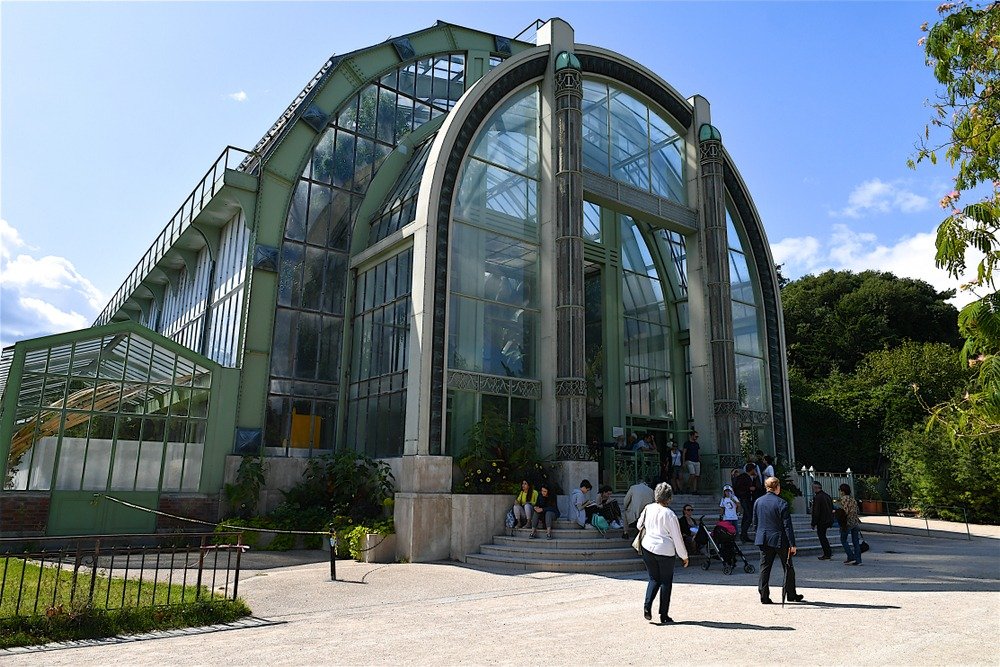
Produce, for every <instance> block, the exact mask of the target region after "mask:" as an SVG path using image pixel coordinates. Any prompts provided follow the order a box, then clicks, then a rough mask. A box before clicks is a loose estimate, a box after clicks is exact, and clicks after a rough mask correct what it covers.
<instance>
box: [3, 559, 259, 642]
mask: <svg viewBox="0 0 1000 667" xmlns="http://www.w3.org/2000/svg"><path fill="white" fill-rule="evenodd" d="M117 565H118V564H117V563H116V566H117ZM121 565H124V563H121ZM148 565H149V563H148V561H147V567H148ZM162 565H164V564H163V563H162V562H161V566H162ZM130 571H131V567H130ZM149 573H150V572H149V570H148V569H147V571H146V574H147V575H148V574H149ZM72 575H73V567H72V564H71V565H69V566H68V567H67V566H66V565H65V564H63V566H62V568H61V569H60V568H58V567H56V565H55V564H53V563H45V564H44V566H39V565H38V564H36V563H32V562H30V561H29V562H28V563H25V562H24V561H23V560H21V559H19V558H0V581H2V582H3V583H2V586H3V594H2V597H0V648H7V647H11V646H20V645H25V644H38V643H44V642H48V641H61V640H67V639H84V638H95V637H108V636H113V635H117V634H132V633H136V632H146V631H149V630H154V629H165V628H179V627H190V626H197V625H210V624H213V623H220V622H226V621H231V620H235V619H237V618H241V617H243V616H248V615H249V614H250V609H249V608H248V607H247V606H246V605H245V604H244V603H243V601H242V600H236V601H232V600H225V599H223V598H222V597H220V595H219V594H218V593H216V594H215V595H214V596H213V595H212V593H211V591H210V590H209V588H208V587H207V586H205V585H202V586H201V588H200V589H199V588H198V587H196V586H195V583H196V577H197V573H196V572H193V571H191V570H189V571H188V572H187V577H188V580H187V584H186V585H183V584H182V583H181V582H180V581H178V580H177V579H175V581H174V582H173V583H172V584H171V583H170V582H169V579H168V577H169V572H167V571H161V572H160V576H159V580H158V581H156V582H155V586H154V582H153V581H152V580H143V581H139V580H136V579H131V578H130V579H128V580H125V579H123V578H120V577H108V576H106V574H105V573H103V572H102V570H101V569H100V568H98V570H97V574H96V576H95V577H93V584H94V585H93V595H92V596H91V569H90V568H83V567H81V569H80V571H79V574H78V576H77V583H76V590H75V591H74V590H73V576H72ZM178 575H180V577H183V574H182V573H179V572H176V571H175V572H174V576H175V577H178ZM204 577H205V579H204V581H203V584H210V583H211V571H210V570H207V571H206V572H205V574H204ZM178 578H179V577H178ZM215 583H216V584H217V585H221V584H223V583H225V574H224V573H222V576H221V578H219V577H218V575H217V579H216V582H215ZM230 583H231V582H230ZM199 590H200V595H199ZM19 591H20V601H19V600H18V596H19Z"/></svg>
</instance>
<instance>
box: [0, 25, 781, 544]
mask: <svg viewBox="0 0 1000 667" xmlns="http://www.w3.org/2000/svg"><path fill="white" fill-rule="evenodd" d="M539 23H540V22H539ZM781 326H782V325H781V307H780V302H779V297H778V284H777V278H776V275H775V273H774V269H773V262H772V259H771V255H770V252H769V249H768V245H767V241H766V237H765V234H764V230H763V227H762V225H761V221H760V219H759V217H758V215H757V212H756V209H755V208H754V205H753V203H752V200H751V198H750V195H749V193H748V192H747V189H746V187H745V185H744V184H743V181H742V180H741V179H740V176H739V173H738V172H737V170H736V167H735V165H734V164H733V162H732V160H731V159H730V157H729V156H728V154H727V153H726V151H725V149H724V147H723V144H722V137H721V134H720V132H719V130H717V129H716V128H715V127H714V126H713V125H712V124H711V115H710V106H709V104H708V102H707V101H706V100H705V99H704V98H702V97H699V96H694V97H690V98H684V97H682V96H681V95H680V94H679V93H678V92H677V91H675V90H674V89H673V88H671V87H670V85H669V84H667V83H666V82H665V81H663V80H662V79H661V78H660V77H658V76H657V75H656V74H655V73H653V72H651V71H649V70H648V69H646V68H645V67H643V66H642V65H640V64H638V63H635V62H633V61H631V60H629V59H628V58H626V57H624V56H622V55H620V54H617V53H613V52H611V51H608V50H605V49H602V48H600V47H597V46H590V45H586V44H582V43H578V42H576V41H575V35H574V32H573V29H572V28H571V27H570V26H569V25H568V24H567V23H565V22H564V21H561V20H559V19H552V20H551V21H548V22H546V23H544V24H540V25H539V26H538V27H537V31H536V34H535V36H534V39H533V40H530V41H521V40H515V39H508V38H504V37H501V36H497V35H493V34H489V33H485V32H481V31H476V30H471V29H468V28H463V27H460V26H456V25H451V24H446V23H441V22H439V23H437V24H436V25H435V26H433V27H431V28H428V29H426V30H421V31H418V32H415V33H411V34H409V35H406V36H403V37H399V38H395V39H391V40H388V41H386V42H384V43H381V44H377V45H375V46H372V47H370V48H367V49H362V50H360V51H357V52H354V53H350V54H346V55H342V56H336V57H333V58H331V59H330V60H329V61H327V62H326V63H325V64H324V65H323V67H322V68H321V69H320V71H319V72H318V73H317V74H316V76H315V77H314V78H313V79H312V81H310V82H309V83H308V84H307V85H306V87H305V89H304V90H303V91H302V93H301V94H300V95H299V96H298V97H297V98H296V99H295V100H294V101H293V102H292V104H291V105H290V106H289V107H288V109H287V110H286V111H285V112H284V113H283V114H282V115H281V117H280V118H279V119H278V121H277V122H276V123H275V124H274V126H273V127H272V128H271V129H270V130H269V131H268V132H267V133H266V134H265V136H264V137H263V138H262V139H261V141H260V142H259V143H258V145H257V146H256V147H255V148H254V149H253V150H252V151H240V150H238V149H234V148H231V147H230V148H227V149H226V150H225V151H224V152H223V153H222V155H221V156H220V158H219V160H218V161H217V162H216V163H215V164H214V165H213V166H212V167H211V169H210V170H209V172H208V173H207V174H206V175H205V177H204V178H203V179H202V180H201V182H199V184H198V185H197V187H196V188H195V190H194V191H193V192H192V194H191V196H190V197H189V198H188V199H187V200H186V201H185V202H184V203H183V204H182V206H181V208H180V209H179V210H178V212H177V214H176V215H175V216H174V217H173V218H172V219H171V220H170V221H169V223H168V224H167V226H166V228H165V229H164V230H163V231H162V232H161V233H160V235H159V236H158V237H157V239H156V240H155V241H154V243H153V245H152V246H151V247H150V249H149V250H148V251H147V252H146V254H145V255H144V256H143V257H142V258H141V259H140V260H139V262H138V264H137V265H136V267H135V269H134V270H133V271H132V272H131V273H130V275H129V276H128V277H127V278H126V280H125V282H124V283H123V285H122V287H121V288H120V289H119V291H118V292H117V293H116V294H115V295H114V296H113V297H112V299H111V301H110V302H109V303H108V305H107V307H106V308H105V310H104V311H103V312H102V313H101V315H100V316H99V318H98V320H97V321H96V322H95V323H94V326H93V327H92V328H90V329H86V330H83V331H78V332H72V333H67V334H60V335H57V336H51V337H47V338H41V339H36V340H31V341H22V342H19V343H17V344H16V345H14V346H13V347H11V348H8V349H6V350H4V351H3V354H2V357H0V383H2V385H3V399H2V401H3V402H2V413H0V461H2V462H3V465H4V487H3V491H2V492H0V510H5V511H3V512H2V513H0V516H2V517H3V518H2V519H0V530H2V531H4V532H22V533H26V532H28V533H30V532H35V533H38V532H47V533H50V534H67V533H68V532H104V531H109V530H123V529H140V528H143V529H152V528H154V527H155V525H154V524H155V521H152V520H151V519H148V518H144V517H137V516H134V515H133V514H129V513H128V512H125V511H124V510H119V509H107V508H105V509H94V508H93V506H92V505H91V504H89V503H85V502H84V501H85V500H89V499H90V498H92V496H93V494H94V492H95V491H105V490H108V491H114V492H115V494H116V495H118V496H121V497H127V498H129V499H131V500H132V501H133V502H136V503H137V504H140V503H141V504H144V505H145V506H149V507H160V508H161V509H162V508H164V507H166V508H171V509H175V510H178V509H183V510H184V511H185V512H187V513H188V514H192V513H194V514H198V515H200V516H214V515H215V514H217V513H218V504H219V491H220V488H221V486H222V484H223V481H224V480H225V479H226V477H227V474H228V475H229V476H231V475H232V472H233V470H234V469H235V463H234V462H236V461H238V458H237V457H238V456H239V455H242V454H248V453H263V454H266V455H267V456H269V457H270V460H271V462H272V463H273V464H274V465H275V466H277V467H279V468H280V467H281V466H285V467H288V468H294V467H295V466H299V467H301V463H302V461H304V460H305V459H308V457H311V456H315V455H319V454H323V453H324V452H330V451H332V450H334V449H338V448H349V449H354V450H356V451H359V452H363V453H365V454H367V455H370V456H374V457H379V458H383V459H386V460H388V461H389V462H390V464H391V465H392V467H393V470H394V473H395V476H396V482H397V494H396V500H397V502H396V506H395V513H396V517H395V518H396V526H397V531H398V534H399V538H400V539H399V543H400V547H399V548H400V552H401V554H400V555H403V556H406V557H407V558H409V559H411V560H422V559H423V560H426V559H430V558H437V557H442V553H443V552H442V548H443V547H441V543H442V541H443V540H445V538H443V537H441V536H435V535H433V534H431V535H424V534H423V533H424V532H426V531H424V530H420V531H417V530H413V528H412V527H413V526H418V525H419V526H423V525H426V524H427V520H428V517H431V516H437V517H440V514H441V512H442V511H445V510H444V509H443V508H444V507H445V505H447V507H448V508H449V509H448V510H447V511H451V510H450V507H451V506H450V505H448V503H449V502H450V501H449V500H448V498H449V496H450V495H451V489H452V483H453V469H454V466H453V459H454V457H455V456H457V455H460V454H461V452H462V451H463V447H464V443H465V439H466V433H467V432H468V430H469V428H470V427H471V426H472V425H473V424H475V423H476V422H477V421H478V420H479V419H481V418H482V417H483V415H485V414H496V415H500V416H502V417H504V418H506V419H509V420H512V421H525V422H526V421H528V420H533V422H534V424H536V426H537V428H538V446H539V448H540V449H541V452H542V453H543V454H545V455H547V456H550V457H552V458H553V459H554V460H556V461H557V462H558V469H559V474H560V477H561V478H564V479H563V486H564V487H565V488H573V486H575V485H576V483H577V482H578V481H579V479H580V478H581V476H588V477H590V478H592V479H597V475H598V469H597V464H596V463H594V462H593V461H591V460H590V457H591V452H592V449H591V446H590V443H594V442H598V443H600V442H607V441H610V440H612V439H613V437H614V436H615V434H617V433H619V431H620V430H621V431H622V432H624V433H626V434H630V433H637V434H639V435H647V434H652V435H653V437H654V440H655V441H656V442H657V444H658V445H659V446H660V447H661V448H665V447H666V445H667V443H668V442H669V441H670V440H675V441H678V442H680V441H683V440H685V439H686V435H687V433H688V432H689V431H690V430H691V429H693V428H697V429H698V430H699V432H700V433H701V435H702V445H703V452H704V458H703V468H704V470H703V481H704V483H705V484H706V485H713V486H714V484H715V483H716V482H717V481H718V480H719V479H720V477H719V470H720V469H728V467H730V466H732V465H734V464H736V463H738V462H739V458H740V457H739V453H740V451H741V449H742V448H744V447H746V446H752V447H754V448H760V449H763V450H765V451H769V452H772V453H775V454H777V455H779V456H783V457H786V458H791V456H792V453H793V451H792V438H791V428H790V418H789V408H788V391H787V378H786V369H785V365H784V354H783V349H784V334H783V331H782V328H781ZM227 461H228V463H227ZM612 468H613V466H612ZM14 516H17V517H20V518H18V519H13V518H10V517H14ZM149 516H151V515H149ZM445 530H446V529H445ZM443 555H444V556H447V553H443Z"/></svg>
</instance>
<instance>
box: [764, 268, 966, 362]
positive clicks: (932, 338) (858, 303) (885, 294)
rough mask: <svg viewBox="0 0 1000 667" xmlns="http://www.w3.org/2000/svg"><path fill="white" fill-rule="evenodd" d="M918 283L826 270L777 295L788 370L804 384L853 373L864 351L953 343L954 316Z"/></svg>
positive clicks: (941, 296)
mask: <svg viewBox="0 0 1000 667" xmlns="http://www.w3.org/2000/svg"><path fill="white" fill-rule="evenodd" d="M952 296H954V295H953V294H952V293H951V292H938V291H937V290H935V289H934V288H933V287H932V286H931V285H930V284H928V283H926V282H924V281H923V280H916V279H913V278H897V277H896V276H894V275H893V274H891V273H885V272H881V271H863V272H861V273H854V272H852V271H825V272H824V273H821V274H819V275H808V276H804V277H802V278H799V279H798V280H794V281H792V282H790V283H788V285H786V286H785V287H784V288H783V289H782V290H781V301H782V307H783V309H784V317H785V337H786V341H787V347H788V360H789V365H790V366H792V367H794V368H797V369H799V371H800V372H801V373H802V376H803V378H804V379H806V380H809V381H813V380H818V379H822V378H826V377H828V376H829V375H830V373H831V372H833V371H834V370H839V371H840V372H843V373H848V374H849V373H852V372H853V371H854V369H855V368H856V367H857V365H858V364H859V363H860V362H861V360H862V359H863V358H864V356H865V355H866V354H869V353H871V352H874V351H877V350H882V349H884V348H887V347H895V346H897V345H899V344H901V343H902V342H903V341H906V340H911V341H915V342H920V343H924V342H928V343H946V344H948V345H956V346H957V345H958V344H960V342H961V338H960V337H959V335H958V327H957V325H956V322H955V320H956V316H957V313H958V311H957V310H955V307H954V306H952V305H951V304H949V303H948V302H947V301H946V299H949V298H951V297H952Z"/></svg>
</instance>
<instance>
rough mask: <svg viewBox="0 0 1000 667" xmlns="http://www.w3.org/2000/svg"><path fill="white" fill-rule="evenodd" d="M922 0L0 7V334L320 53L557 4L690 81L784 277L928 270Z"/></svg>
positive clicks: (57, 322)
mask: <svg viewBox="0 0 1000 667" xmlns="http://www.w3.org/2000/svg"><path fill="white" fill-rule="evenodd" d="M935 7H936V3H932V2H885V3H863V2H846V3H837V2H725V3H715V2H698V3H684V2H643V3H625V2H579V1H577V2H565V3H542V2H536V3H496V4H493V3H485V2H483V3H445V2H427V3H419V2H411V3H367V2H366V3H359V2H338V3H321V2H314V3H280V4H278V3H264V2H260V3H237V2H224V3H186V2H185V3H41V2H39V3H35V2H32V3H23V2H9V1H5V2H3V3H2V4H0V219H2V221H0V345H8V344H10V343H11V342H13V341H15V340H19V339H22V338H26V337H32V336H36V335H41V334H45V333H53V332H57V331H66V330H71V329H76V328H81V327H84V326H87V325H88V324H89V323H90V322H91V321H92V320H93V318H94V316H95V315H96V313H97V312H99V311H100V309H101V308H102V307H103V305H104V303H105V301H106V299H107V298H109V297H110V295H111V294H112V293H113V292H114V291H115V290H116V289H117V288H118V286H119V285H120V283H121V281H122V280H123V279H124V278H125V276H126V275H127V274H128V272H129V271H130V270H131V269H132V267H133V265H134V264H135V262H136V261H137V260H138V259H139V258H140V256H141V255H142V253H143V252H144V251H145V249H146V248H147V247H148V246H149V244H150V243H151V242H152V240H153V239H154V238H155V237H156V235H157V234H158V233H159V231H160V230H161V229H162V227H163V226H164V225H165V224H166V222H167V221H168V220H169V218H170V217H171V215H172V214H173V213H174V211H175V210H176V208H177V207H178V206H179V205H180V204H181V202H182V201H183V199H184V198H185V197H186V196H187V194H188V193H189V191H190V190H191V188H193V187H194V186H195V184H196V183H197V182H198V180H199V179H200V178H201V176H202V175H203V173H204V172H205V170H206V169H208V167H209V166H210V165H211V164H212V162H213V161H214V160H215V158H216V157H217V156H218V154H219V153H220V152H221V151H222V149H223V148H224V147H225V146H226V145H227V144H231V145H234V146H239V147H242V148H248V149H249V148H252V147H253V146H254V144H255V143H256V142H257V140H258V139H259V138H260V137H261V136H262V135H263V134H264V132H265V131H266V130H267V129H268V128H269V127H270V125H271V124H272V123H273V122H274V120H275V119H276V118H277V117H278V116H279V114H280V113H281V112H282V111H284V109H285V107H286V106H287V105H288V104H289V102H291V100H292V99H293V98H294V97H295V96H296V94H297V93H298V92H299V91H300V90H301V89H302V87H303V86H304V85H305V84H306V82H308V81H309V79H310V78H311V77H312V76H313V75H314V74H315V73H316V71H317V70H318V69H319V68H320V66H321V65H322V64H323V63H324V62H325V60H326V59H327V58H328V57H329V56H330V55H332V54H334V53H345V52H348V51H352V50H354V49H358V48H362V47H365V46H369V45H371V44H375V43H378V42H381V41H383V40H385V39H386V38H388V37H390V36H395V35H400V34H404V33H407V32H412V31H414V30H418V29H421V28H424V27H427V26H429V25H432V24H433V23H434V22H435V21H436V20H438V19H441V20H444V21H448V22H452V23H458V24H461V25H467V26H470V27H473V28H480V29H483V30H487V31H490V32H495V33H499V34H505V35H508V36H513V35H515V34H517V33H519V32H520V31H521V30H522V29H523V28H524V27H525V26H527V25H528V24H529V23H531V22H532V21H534V20H535V19H536V18H542V19H547V18H550V17H553V16H559V17H562V18H563V19H565V20H567V21H569V22H570V23H571V24H572V25H573V26H574V28H575V30H576V36H577V40H578V41H580V42H585V43H589V44H596V45H599V46H603V47H606V48H609V49H612V50H615V51H619V52H621V53H623V54H625V55H627V56H629V57H631V58H633V59H635V60H637V61H639V62H640V63H643V64H644V65H646V66H647V67H649V68H650V69H652V70H653V71H655V72H657V73H658V74H659V75H661V76H662V77H663V78H664V79H665V80H666V81H668V82H669V83H670V84H671V85H673V86H674V87H675V88H676V89H677V90H678V91H680V92H681V94H683V95H684V96H691V95H694V94H701V95H703V96H705V97H706V98H707V99H708V100H709V101H710V102H711V105H712V117H713V122H714V124H715V125H716V126H717V127H719V129H720V130H721V131H722V135H723V142H724V144H725V146H726V147H727V149H728V150H729V152H730V154H731V155H732V156H733V157H734V159H735V161H736V164H737V165H738V167H739V169H740V171H741V174H742V176H743V178H744V179H745V181H746V182H747V184H748V186H749V188H750V191H751V193H752V195H753V197H754V200H755V202H756V204H757V207H758V209H759V211H760V213H761V216H762V218H763V220H764V225H765V229H766V231H767V234H768V239H769V240H770V243H771V246H772V250H773V252H774V254H775V259H776V261H778V262H779V263H784V266H785V268H784V270H785V274H786V275H788V276H789V277H793V278H794V277H798V276H801V275H804V274H806V273H813V272H820V271H823V270H825V269H828V268H833V269H844V268H846V269H852V270H863V269H867V268H877V269H881V270H890V271H893V272H894V273H896V274H897V275H907V276H912V277H916V278H923V279H925V280H927V281H928V282H931V283H932V284H934V285H935V286H937V287H938V288H939V289H946V288H951V287H954V286H956V285H957V281H953V280H948V279H947V278H946V277H945V276H944V274H943V272H940V271H937V270H936V269H934V266H933V230H934V228H935V227H936V224H937V222H938V221H939V220H940V218H941V217H942V212H941V210H940V209H939V208H938V205H937V201H938V200H939V199H940V198H941V197H942V196H943V195H944V194H946V193H947V192H948V191H950V190H951V186H950V181H949V177H950V170H949V169H948V168H947V167H946V166H943V165H939V166H938V167H930V166H929V165H928V166H927V167H924V166H921V167H920V168H918V169H917V170H916V171H913V170H910V169H908V168H907V167H906V159H907V158H908V157H909V156H910V155H911V154H912V152H913V145H914V142H915V140H916V139H917V137H918V136H919V134H920V133H921V132H922V131H923V128H924V124H925V122H926V120H927V118H928V115H929V112H928V109H927V108H926V107H925V105H924V102H925V100H926V99H927V98H929V97H932V96H933V94H934V92H935V90H936V85H935V81H934V79H933V76H932V74H931V72H930V70H929V68H927V67H926V66H925V65H924V60H923V52H922V49H921V48H920V47H919V46H918V45H917V40H918V39H919V38H920V36H921V34H922V33H921V32H920V29H919V26H920V24H921V23H923V22H924V21H930V22H932V23H933V22H934V20H935V19H936V16H937V15H936V13H935Z"/></svg>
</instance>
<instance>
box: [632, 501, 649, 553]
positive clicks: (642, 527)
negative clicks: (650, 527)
mask: <svg viewBox="0 0 1000 667" xmlns="http://www.w3.org/2000/svg"><path fill="white" fill-rule="evenodd" d="M636 523H638V524H639V532H638V533H637V534H636V536H635V539H634V540H632V548H633V549H635V551H636V553H638V554H642V538H643V536H644V535H645V534H646V510H642V514H640V515H639V520H638V521H637V522H636Z"/></svg>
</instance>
